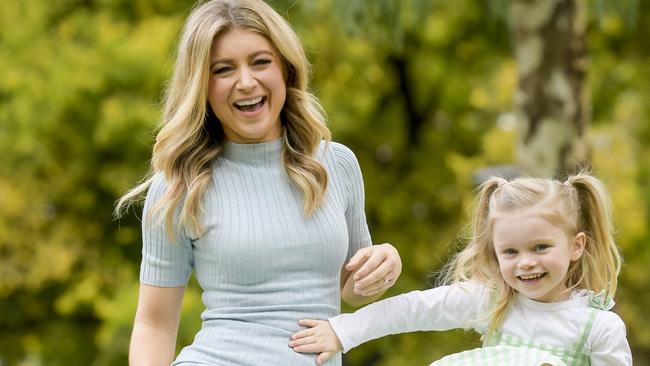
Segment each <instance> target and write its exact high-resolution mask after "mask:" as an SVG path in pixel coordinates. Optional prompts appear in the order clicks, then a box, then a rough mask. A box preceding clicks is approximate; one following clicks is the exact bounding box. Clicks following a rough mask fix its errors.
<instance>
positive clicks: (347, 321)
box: [329, 282, 488, 352]
mask: <svg viewBox="0 0 650 366" xmlns="http://www.w3.org/2000/svg"><path fill="white" fill-rule="evenodd" d="M487 299H488V297H487V290H486V288H485V287H484V286H482V285H479V284H476V283H470V282H465V283H457V284H453V285H451V286H440V287H436V288H434V289H431V290H426V291H413V292H409V293H407V294H402V295H398V296H395V297H390V298H388V299H385V300H382V301H378V302H375V303H373V304H370V305H367V306H365V307H363V308H361V309H359V310H357V311H356V312H354V313H352V314H341V315H339V316H335V317H333V318H330V319H329V322H330V324H331V325H332V328H333V329H334V332H336V335H337V336H338V338H339V340H340V341H341V345H342V346H343V352H347V351H348V350H350V349H351V348H354V347H356V346H358V345H360V344H362V343H364V342H367V341H369V340H372V339H375V338H380V337H383V336H386V335H389V334H398V333H405V332H415V331H428V330H437V331H442V330H448V329H454V328H477V325H478V324H479V323H481V322H485V321H486V320H485V319H480V316H482V315H483V314H484V311H485V310H486V309H487Z"/></svg>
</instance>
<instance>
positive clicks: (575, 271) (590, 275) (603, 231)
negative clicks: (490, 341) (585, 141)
mask: <svg viewBox="0 0 650 366" xmlns="http://www.w3.org/2000/svg"><path fill="white" fill-rule="evenodd" d="M528 209H535V210H539V211H537V212H539V213H540V214H542V215H544V217H545V218H546V219H548V220H550V221H551V222H553V223H554V224H556V225H558V226H559V227H561V228H563V229H565V230H566V232H567V234H568V235H572V236H573V235H576V234H578V233H580V232H583V233H585V235H586V239H587V240H586V243H585V247H584V252H583V254H582V256H581V257H580V259H578V260H577V261H575V262H573V263H571V265H570V266H569V270H568V273H567V276H566V286H567V287H568V288H570V289H588V290H592V291H594V292H596V293H599V292H601V291H604V293H605V296H609V297H612V298H613V297H614V294H615V293H616V286H617V277H618V274H619V272H620V268H621V256H620V254H619V250H618V247H617V246H616V243H615V242H614V232H613V224H612V216H611V212H612V210H611V202H610V198H609V194H608V193H607V189H606V188H605V186H604V185H603V183H602V182H601V181H600V180H598V179H597V178H595V177H594V176H592V175H590V174H589V173H585V172H581V173H578V174H576V175H572V176H570V177H569V178H568V179H567V180H566V181H565V182H560V181H558V180H554V179H541V178H517V179H515V180H512V181H507V180H505V179H503V178H491V179H489V180H488V181H486V182H484V183H483V184H482V185H481V186H480V187H479V188H478V194H477V199H476V202H475V212H474V217H473V220H472V226H471V238H470V241H469V244H468V245H467V246H466V247H465V248H464V249H463V250H462V251H461V252H460V253H458V254H457V255H455V256H454V257H453V258H452V259H451V261H450V262H449V263H448V264H447V266H446V267H445V269H444V271H443V276H442V281H443V282H444V283H453V282H462V281H468V280H476V281H479V282H481V283H484V284H485V285H486V286H487V287H488V288H489V289H490V290H491V293H492V294H493V301H494V303H493V306H492V308H491V310H490V313H489V314H488V316H487V317H488V318H489V319H490V321H489V325H488V329H487V333H486V336H488V337H489V336H490V335H491V334H492V333H493V332H494V331H495V330H496V329H497V328H498V327H499V326H500V324H501V323H502V321H503V318H504V316H505V314H506V311H507V310H508V307H509V306H510V304H511V302H512V300H513V299H514V295H515V291H514V290H513V289H512V288H511V287H510V286H508V284H507V283H506V282H505V281H504V279H503V277H502V276H501V273H500V271H499V263H498V260H497V256H496V253H495V251H494V244H493V242H492V226H493V220H494V217H495V216H497V215H499V214H506V213H513V212H515V211H520V210H528Z"/></svg>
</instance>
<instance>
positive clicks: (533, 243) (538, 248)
mask: <svg viewBox="0 0 650 366" xmlns="http://www.w3.org/2000/svg"><path fill="white" fill-rule="evenodd" d="M492 240H493V244H494V250H495V253H496V256H497V260H498V261H499V269H500V271H501V276H503V279H504V280H505V282H506V283H507V284H508V285H509V286H510V287H512V288H513V289H515V290H516V291H517V292H520V293H521V294H523V295H524V296H526V297H528V298H529V299H531V300H535V301H539V302H556V301H562V300H566V299H568V298H569V294H570V292H569V290H568V289H567V287H566V275H567V271H568V269H569V264H570V263H571V262H573V261H576V260H578V259H579V258H580V256H581V255H582V252H583V250H584V246H585V240H586V237H585V234H584V233H578V234H577V235H575V236H572V235H568V234H567V232H566V231H565V230H564V229H563V228H561V227H559V226H557V225H555V224H552V223H551V222H549V221H548V220H547V219H545V218H543V217H542V216H541V215H535V213H534V212H528V213H524V214H523V215H522V214H516V215H514V214H513V215H506V216H499V217H497V218H496V219H495V220H494V223H493V237H492Z"/></svg>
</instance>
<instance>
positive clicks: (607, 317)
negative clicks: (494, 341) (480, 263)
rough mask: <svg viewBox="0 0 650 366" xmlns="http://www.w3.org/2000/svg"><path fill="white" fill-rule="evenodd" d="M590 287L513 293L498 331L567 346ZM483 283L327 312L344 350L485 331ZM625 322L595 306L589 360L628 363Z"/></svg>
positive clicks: (600, 365) (584, 312)
mask: <svg viewBox="0 0 650 366" xmlns="http://www.w3.org/2000/svg"><path fill="white" fill-rule="evenodd" d="M589 299H590V297H589V292H588V291H584V290H583V291H574V292H573V293H572V294H571V296H570V298H569V299H568V300H565V301H560V302H555V303H541V302H537V301H533V300H530V299H528V298H526V297H525V296H523V295H521V294H517V296H516V297H515V300H514V303H513V304H512V306H511V308H510V310H509V311H508V313H507V314H506V317H505V319H504V321H503V324H502V325H501V327H500V332H501V333H503V334H507V335H510V336H514V337H519V338H523V339H527V340H531V341H533V342H536V343H541V344H545V345H550V346H560V347H567V348H568V347H569V346H570V345H572V344H574V343H575V342H576V340H577V338H578V337H579V336H580V333H581V330H582V329H583V328H584V325H585V323H586V322H587V317H588V314H589V311H588V309H589V306H590V305H589ZM489 301H490V300H489V294H488V290H487V288H486V287H485V286H483V285H481V284H478V283H474V282H465V283H457V284H454V285H451V286H440V287H437V288H434V289H431V290H426V291H413V292H410V293H407V294H402V295H399V296H395V297H391V298H388V299H385V300H382V301H379V302H376V303H373V304H370V305H368V306H366V307H364V308H361V309H359V310H357V311H356V312H354V313H352V314H341V315H339V316H335V317H333V318H330V319H329V321H330V323H331V325H332V327H333V328H334V331H335V332H336V334H337V336H338V337H339V340H340V341H341V344H342V345H343V351H344V352H347V351H348V350H350V349H351V348H354V347H356V346H358V345H359V344H361V343H364V342H367V341H369V340H372V339H375V338H379V337H382V336H386V335H389V334H397V333H405V332H414V331H430V330H438V331H443V330H449V329H455V328H465V329H470V328H471V329H474V330H476V331H477V332H479V333H481V334H484V333H485V332H486V330H487V326H488V323H489V319H488V318H486V317H485V315H486V314H487V311H488V310H489V306H490V303H489ZM625 334H626V332H625V324H624V323H623V321H622V320H621V318H620V317H619V316H618V315H617V314H616V313H614V312H611V311H607V310H601V309H599V310H597V314H596V317H595V319H594V322H593V327H592V329H591V332H590V333H589V336H588V338H587V342H586V346H585V350H586V351H588V352H589V356H590V360H591V365H592V366H617V365H624V366H627V365H632V354H631V351H630V347H629V345H628V342H627V339H626V335H625Z"/></svg>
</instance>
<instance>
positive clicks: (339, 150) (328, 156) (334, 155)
mask: <svg viewBox="0 0 650 366" xmlns="http://www.w3.org/2000/svg"><path fill="white" fill-rule="evenodd" d="M319 152H320V154H319V155H320V156H321V157H322V159H323V160H324V161H326V162H332V163H334V164H335V165H336V167H337V168H341V169H344V170H346V171H350V170H358V169H359V161H358V160H357V157H356V155H355V154H354V152H353V151H352V149H350V148H349V147H347V146H345V145H343V144H342V143H340V142H335V141H327V140H323V141H321V143H320V147H319Z"/></svg>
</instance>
